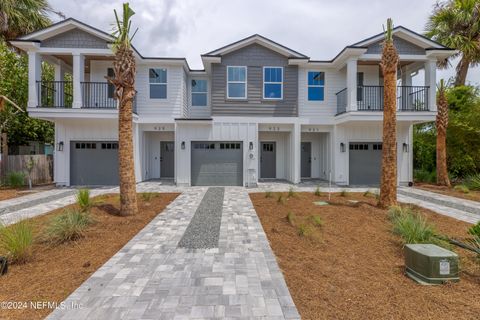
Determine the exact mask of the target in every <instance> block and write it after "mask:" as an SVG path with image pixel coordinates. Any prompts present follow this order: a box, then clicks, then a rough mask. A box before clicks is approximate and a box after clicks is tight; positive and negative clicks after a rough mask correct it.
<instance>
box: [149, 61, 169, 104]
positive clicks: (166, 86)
mask: <svg viewBox="0 0 480 320" xmlns="http://www.w3.org/2000/svg"><path fill="white" fill-rule="evenodd" d="M150 69H153V70H155V69H157V70H165V72H166V75H167V76H166V77H165V82H155V83H152V82H150ZM151 85H161V86H163V85H164V86H165V98H152V95H151V92H150V86H151ZM148 98H149V99H151V100H167V99H168V69H167V68H148Z"/></svg>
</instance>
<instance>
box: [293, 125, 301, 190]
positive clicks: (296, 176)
mask: <svg viewBox="0 0 480 320" xmlns="http://www.w3.org/2000/svg"><path fill="white" fill-rule="evenodd" d="M291 134H292V140H291V141H292V147H291V150H293V152H292V155H291V159H292V167H291V172H292V173H291V174H292V182H293V183H300V174H301V173H300V166H301V163H300V161H301V160H300V151H301V150H300V149H301V144H302V143H301V135H302V133H301V125H300V124H299V123H294V124H293V128H292V133H291Z"/></svg>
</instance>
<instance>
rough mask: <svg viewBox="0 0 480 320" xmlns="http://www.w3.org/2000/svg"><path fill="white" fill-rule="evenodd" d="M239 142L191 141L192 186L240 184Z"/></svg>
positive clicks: (241, 157) (240, 154) (241, 169)
mask: <svg viewBox="0 0 480 320" xmlns="http://www.w3.org/2000/svg"><path fill="white" fill-rule="evenodd" d="M242 149H243V146H242V143H241V142H231V141H221V142H211V141H195V142H192V186H242V185H243V160H242V159H243V150H242Z"/></svg>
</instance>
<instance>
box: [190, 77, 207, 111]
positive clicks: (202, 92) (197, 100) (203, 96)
mask: <svg viewBox="0 0 480 320" xmlns="http://www.w3.org/2000/svg"><path fill="white" fill-rule="evenodd" d="M206 105H207V80H192V106H202V107H204V106H206Z"/></svg>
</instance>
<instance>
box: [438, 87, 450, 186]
mask: <svg viewBox="0 0 480 320" xmlns="http://www.w3.org/2000/svg"><path fill="white" fill-rule="evenodd" d="M437 107H438V113H437V119H436V122H435V126H436V127H437V184H438V185H442V186H447V187H450V179H449V178H448V170H447V128H448V102H447V97H446V96H445V85H444V81H443V79H442V80H440V86H439V89H438V95H437Z"/></svg>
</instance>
